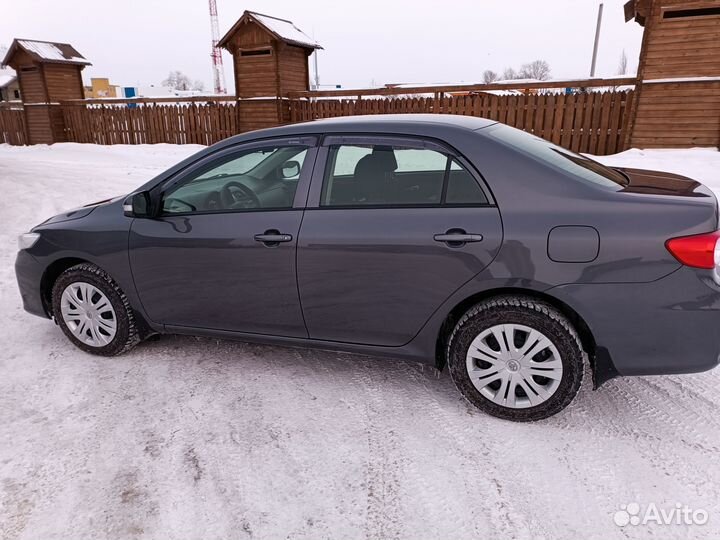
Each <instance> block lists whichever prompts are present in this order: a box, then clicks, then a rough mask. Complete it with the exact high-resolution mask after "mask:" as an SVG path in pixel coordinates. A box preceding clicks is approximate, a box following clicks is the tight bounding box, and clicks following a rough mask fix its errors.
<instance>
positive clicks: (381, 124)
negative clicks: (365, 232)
mask: <svg viewBox="0 0 720 540" xmlns="http://www.w3.org/2000/svg"><path fill="white" fill-rule="evenodd" d="M494 124H497V122H496V121H494V120H488V119H486V118H480V117H477V116H464V115H459V114H367V115H358V116H341V117H337V118H324V119H321V120H312V121H310V122H301V123H298V124H287V125H284V126H278V127H272V128H267V129H260V130H257V131H248V132H246V133H241V134H239V135H235V136H233V137H229V138H227V139H225V140H224V141H221V142H220V143H218V144H219V147H225V146H229V145H234V144H237V143H241V142H246V141H252V140H255V139H264V138H267V137H282V136H291V137H292V136H294V135H303V134H307V135H312V134H316V133H342V132H347V131H354V132H359V133H362V132H365V133H373V132H374V133H377V132H381V133H397V134H402V133H406V134H417V135H427V136H433V135H435V136H437V135H439V133H438V132H439V131H448V130H449V131H463V132H468V131H477V130H479V129H483V128H486V127H488V126H492V125H494ZM216 148H218V147H216Z"/></svg>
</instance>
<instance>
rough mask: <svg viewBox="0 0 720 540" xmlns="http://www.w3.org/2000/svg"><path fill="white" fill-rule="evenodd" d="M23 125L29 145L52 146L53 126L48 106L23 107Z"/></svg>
mask: <svg viewBox="0 0 720 540" xmlns="http://www.w3.org/2000/svg"><path fill="white" fill-rule="evenodd" d="M25 125H26V126H27V131H28V140H29V143H30V144H52V143H54V142H55V140H54V138H53V126H52V122H51V119H50V112H49V106H48V105H27V104H26V105H25Z"/></svg>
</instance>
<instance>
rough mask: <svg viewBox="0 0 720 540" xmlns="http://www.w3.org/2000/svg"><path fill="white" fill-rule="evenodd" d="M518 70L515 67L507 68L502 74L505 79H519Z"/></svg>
mask: <svg viewBox="0 0 720 540" xmlns="http://www.w3.org/2000/svg"><path fill="white" fill-rule="evenodd" d="M519 78H520V77H519V76H518V72H517V71H515V70H514V69H513V68H511V67H509V68H505V71H503V74H502V80H503V81H511V80H513V79H519Z"/></svg>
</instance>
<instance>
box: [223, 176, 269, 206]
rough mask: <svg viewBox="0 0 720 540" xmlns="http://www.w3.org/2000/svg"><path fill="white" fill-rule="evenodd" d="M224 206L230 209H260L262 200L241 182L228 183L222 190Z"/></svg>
mask: <svg viewBox="0 0 720 540" xmlns="http://www.w3.org/2000/svg"><path fill="white" fill-rule="evenodd" d="M220 197H221V198H222V202H223V206H224V207H225V208H229V209H237V208H260V199H258V198H257V195H255V193H254V192H253V190H251V189H250V188H249V187H247V186H246V185H245V184H241V183H240V182H234V181H233V182H228V183H227V184H225V185H224V186H223V187H222V189H221V190H220Z"/></svg>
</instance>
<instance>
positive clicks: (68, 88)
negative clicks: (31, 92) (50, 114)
mask: <svg viewBox="0 0 720 540" xmlns="http://www.w3.org/2000/svg"><path fill="white" fill-rule="evenodd" d="M43 70H44V75H45V82H46V84H47V88H48V95H49V98H50V102H51V103H56V102H58V101H62V100H66V99H83V98H84V97H85V96H84V92H83V91H82V88H83V85H82V75H81V73H80V68H78V66H74V65H68V64H43Z"/></svg>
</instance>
